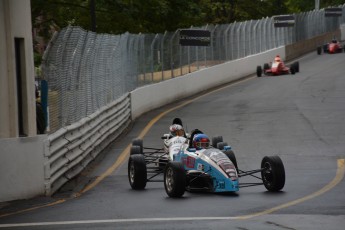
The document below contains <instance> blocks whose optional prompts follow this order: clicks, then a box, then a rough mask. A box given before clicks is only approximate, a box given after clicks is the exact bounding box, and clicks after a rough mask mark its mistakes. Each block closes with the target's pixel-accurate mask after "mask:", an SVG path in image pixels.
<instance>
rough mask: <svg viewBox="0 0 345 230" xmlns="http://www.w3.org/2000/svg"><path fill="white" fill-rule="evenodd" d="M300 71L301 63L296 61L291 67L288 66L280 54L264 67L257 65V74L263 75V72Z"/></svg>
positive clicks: (292, 72)
mask: <svg viewBox="0 0 345 230" xmlns="http://www.w3.org/2000/svg"><path fill="white" fill-rule="evenodd" d="M297 72H299V63H298V62H294V63H292V65H291V66H290V67H287V66H286V65H285V64H284V62H283V61H282V60H281V58H280V56H279V55H277V56H276V57H275V58H274V61H273V62H272V63H270V64H268V63H265V64H264V66H263V68H262V67H261V66H257V67H256V75H257V76H258V77H261V76H262V74H265V75H282V74H289V73H291V74H295V73H297Z"/></svg>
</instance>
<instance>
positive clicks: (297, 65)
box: [294, 61, 299, 73]
mask: <svg viewBox="0 0 345 230" xmlns="http://www.w3.org/2000/svg"><path fill="white" fill-rule="evenodd" d="M294 64H295V72H296V73H299V62H298V61H296V62H294Z"/></svg>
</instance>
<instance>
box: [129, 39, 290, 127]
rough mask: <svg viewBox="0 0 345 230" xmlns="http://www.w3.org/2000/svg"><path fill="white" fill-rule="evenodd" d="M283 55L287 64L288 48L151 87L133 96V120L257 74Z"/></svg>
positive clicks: (252, 56) (139, 89)
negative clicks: (278, 56)
mask: <svg viewBox="0 0 345 230" xmlns="http://www.w3.org/2000/svg"><path fill="white" fill-rule="evenodd" d="M277 54H279V55H280V56H281V58H282V59H283V60H285V47H284V46H282V47H279V48H276V49H272V50H269V51H266V52H264V53H260V54H255V55H251V56H248V57H245V58H241V59H238V60H234V61H229V62H226V63H223V64H220V65H216V66H212V67H209V68H207V69H201V70H199V71H196V72H193V73H190V74H187V75H183V76H180V77H177V78H173V79H170V80H167V81H163V82H160V83H157V84H152V85H147V86H143V87H140V88H137V89H135V90H134V91H132V92H131V111H132V119H133V120H134V119H135V118H137V117H139V116H140V115H141V114H143V113H145V112H148V111H150V110H152V109H156V108H159V107H160V106H163V105H166V104H169V103H172V102H174V101H176V100H178V99H182V98H186V97H188V96H191V95H194V94H196V93H199V92H201V91H203V90H206V89H210V88H213V87H216V86H220V85H222V84H226V83H229V82H231V81H234V80H237V79H240V78H243V77H245V76H248V75H250V74H254V73H255V71H256V66H258V65H261V66H262V65H263V64H264V63H267V62H270V61H272V60H273V59H274V57H275V56H276V55H277Z"/></svg>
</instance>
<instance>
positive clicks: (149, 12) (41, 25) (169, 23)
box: [31, 0, 344, 60]
mask: <svg viewBox="0 0 345 230" xmlns="http://www.w3.org/2000/svg"><path fill="white" fill-rule="evenodd" d="M92 2H93V3H94V9H95V12H94V13H95V15H96V19H95V23H96V32H97V33H111V34H122V33H125V32H127V31H128V32H130V33H164V32H165V31H175V30H177V29H179V28H189V27H191V26H194V27H198V26H204V25H206V24H227V23H232V22H234V21H237V22H238V21H245V20H252V19H253V20H254V19H261V18H263V17H271V16H273V15H279V14H287V13H298V12H303V11H310V10H312V9H314V7H315V5H314V4H315V3H314V1H310V0H73V1H68V0H31V9H32V20H33V22H32V25H33V27H34V28H36V29H37V31H38V33H39V36H41V37H43V38H44V40H45V42H47V41H48V40H49V39H50V37H51V35H52V32H53V31H56V30H60V29H61V28H64V27H66V26H68V25H74V26H80V27H82V28H84V29H85V30H92V28H93V27H92V24H93V23H92V20H91V15H92V13H91V12H92V11H91V9H92V7H91V3H92ZM320 2H321V6H320V8H324V7H327V6H332V5H333V6H337V5H341V4H343V2H344V1H343V0H322V1H320ZM37 60H38V59H37Z"/></svg>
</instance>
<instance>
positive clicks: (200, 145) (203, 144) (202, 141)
mask: <svg viewBox="0 0 345 230" xmlns="http://www.w3.org/2000/svg"><path fill="white" fill-rule="evenodd" d="M193 147H194V148H196V149H197V150H200V149H207V148H209V147H210V139H209V138H208V136H207V135H206V134H203V133H200V134H196V135H195V136H194V138H193Z"/></svg>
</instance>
